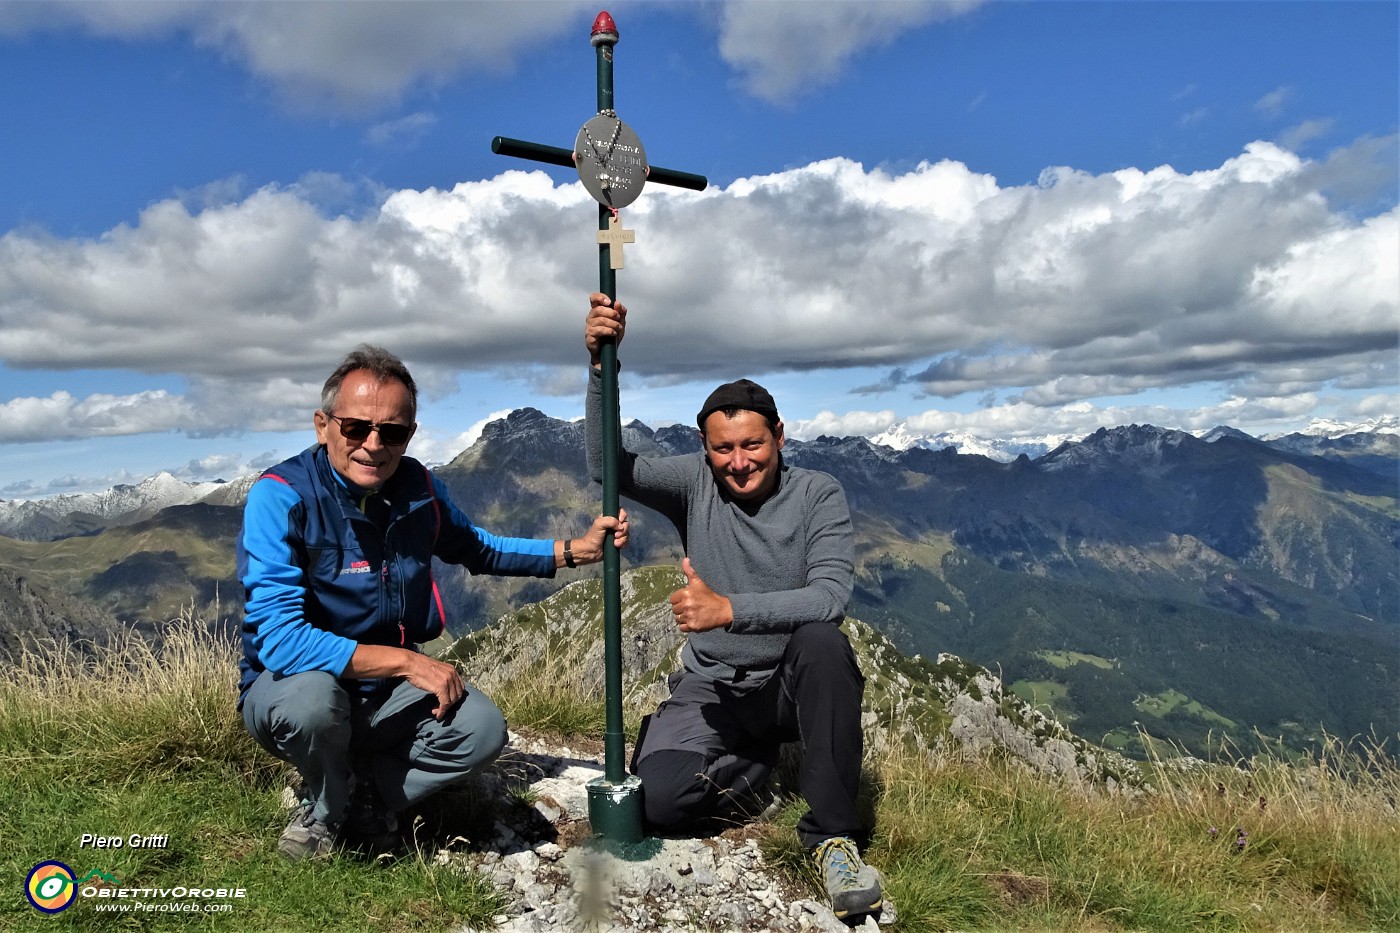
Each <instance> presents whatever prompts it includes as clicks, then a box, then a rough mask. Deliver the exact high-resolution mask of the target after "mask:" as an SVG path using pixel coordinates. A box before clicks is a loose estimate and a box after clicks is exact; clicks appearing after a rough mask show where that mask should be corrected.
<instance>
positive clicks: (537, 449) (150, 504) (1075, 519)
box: [0, 409, 1400, 753]
mask: <svg viewBox="0 0 1400 933" xmlns="http://www.w3.org/2000/svg"><path fill="white" fill-rule="evenodd" d="M582 431H583V428H582V425H581V424H577V423H570V422H564V421H560V420H557V419H553V418H549V417H547V416H545V415H543V414H542V413H540V412H538V411H534V410H533V409H522V410H518V411H515V412H513V413H511V414H510V415H509V416H508V417H506V418H503V419H500V420H498V421H495V422H492V423H491V424H489V425H488V426H487V427H486V428H485V430H484V431H483V433H482V436H481V438H480V439H479V440H478V441H477V442H476V443H475V444H473V446H472V447H471V448H469V449H468V450H466V451H464V452H463V453H462V454H461V455H460V456H458V457H457V458H456V459H454V460H453V461H452V462H451V463H449V464H444V465H441V466H439V467H437V468H436V469H437V473H438V475H439V476H441V477H442V478H443V480H444V481H445V482H446V483H447V485H448V487H449V488H450V489H451V491H452V494H453V497H454V499H455V500H456V501H457V502H458V504H459V505H460V506H461V507H462V508H463V510H464V511H465V512H466V513H467V514H468V515H470V516H472V518H473V520H475V521H476V522H478V523H479V524H481V525H483V526H484V527H486V528H489V529H491V530H492V531H495V532H498V533H503V534H519V535H526V536H540V537H562V536H565V535H572V534H576V533H578V532H579V531H581V530H582V529H583V528H584V527H586V525H587V522H588V521H589V520H590V518H591V516H592V514H593V513H594V511H595V510H596V509H597V502H598V499H599V491H598V489H597V487H596V485H593V484H591V483H590V482H589V481H588V480H587V477H586V474H585V472H584V468H583V453H582V450H583V437H582ZM624 441H625V443H626V444H627V445H628V447H629V448H630V449H633V450H637V451H638V452H641V453H651V454H674V453H686V452H692V451H696V450H698V449H699V438H698V435H697V434H696V432H695V430H694V429H693V428H690V427H686V426H682V425H672V426H669V427H664V428H660V429H658V430H652V429H651V428H648V427H646V426H645V425H642V424H640V423H637V422H634V423H632V424H630V425H628V426H627V427H626V428H625V429H624ZM784 456H785V458H786V460H787V461H788V462H790V463H792V464H794V465H798V466H805V467H811V468H814V469H820V470H824V471H826V472H829V473H831V474H833V475H834V476H836V477H837V478H838V479H839V480H840V481H841V482H842V484H843V486H844V487H845V490H846V494H847V498H848V500H849V502H850V505H851V510H852V515H853V519H854V522H855V527H856V532H857V565H858V566H857V586H856V591H855V595H854V597H853V600H852V605H851V610H850V611H851V615H852V616H853V617H856V618H859V619H861V620H863V621H864V622H867V623H869V624H870V625H872V626H874V627H875V628H876V629H878V630H879V631H881V632H882V633H883V634H884V636H885V637H887V638H889V639H890V640H891V641H892V642H893V643H894V644H895V645H896V646H898V648H899V649H900V650H902V651H904V652H906V653H907V654H909V655H915V654H921V655H923V656H926V657H936V656H937V655H938V654H939V653H941V652H950V653H953V654H957V655H959V656H961V657H963V658H965V659H967V660H968V661H971V662H973V663H976V664H980V665H983V666H985V667H988V668H992V669H994V670H999V671H1000V673H1001V675H1002V678H1003V680H1004V681H1005V682H1006V683H1007V684H1008V685H1009V687H1010V688H1011V689H1012V690H1014V691H1016V693H1017V694H1018V695H1020V696H1021V697H1023V698H1024V699H1026V700H1027V701H1029V702H1031V703H1033V704H1038V705H1040V706H1042V707H1045V708H1046V709H1048V710H1050V711H1052V712H1053V713H1054V714H1055V715H1056V716H1057V717H1058V718H1059V719H1060V720H1061V721H1064V722H1066V723H1067V724H1069V725H1071V726H1072V727H1073V728H1074V729H1075V731H1076V732H1077V733H1079V734H1080V735H1084V736H1086V737H1088V738H1090V739H1093V740H1095V741H1100V740H1101V741H1102V742H1104V743H1105V744H1107V745H1109V746H1112V747H1116V748H1119V749H1122V750H1124V751H1126V752H1128V753H1139V752H1140V751H1141V748H1140V745H1139V742H1140V739H1141V735H1142V734H1144V733H1145V734H1150V735H1153V736H1157V737H1160V738H1165V739H1170V740H1172V741H1175V742H1177V743H1179V744H1180V745H1181V746H1182V747H1184V748H1186V749H1189V750H1201V749H1203V748H1204V747H1205V746H1206V745H1208V744H1209V743H1211V742H1214V741H1217V740H1219V737H1220V736H1222V735H1228V736H1230V737H1231V738H1232V739H1234V740H1236V741H1250V740H1252V737H1253V736H1254V735H1255V734H1256V732H1257V733H1259V734H1262V735H1264V736H1268V737H1271V738H1274V739H1276V740H1278V741H1281V742H1282V743H1283V744H1284V745H1286V746H1288V747H1292V748H1303V747H1305V746H1306V745H1307V744H1308V743H1309V742H1312V741H1315V740H1316V739H1317V738H1319V736H1320V735H1321V734H1322V733H1323V732H1324V731H1325V732H1327V733H1330V734H1333V735H1343V736H1350V735H1353V734H1357V733H1363V734H1365V733H1369V732H1372V731H1374V732H1375V733H1376V734H1378V735H1380V736H1382V737H1384V736H1394V735H1395V734H1396V732H1397V730H1400V711H1398V710H1397V708H1396V707H1397V704H1396V702H1395V699H1396V697H1397V696H1400V611H1397V607H1398V606H1400V561H1397V550H1400V535H1398V534H1397V517H1400V509H1398V508H1397V467H1400V435H1398V434H1395V433H1391V432H1389V431H1384V430H1382V431H1372V432H1364V433H1352V434H1343V435H1341V436H1336V437H1332V436H1327V435H1326V434H1325V433H1318V434H1309V435H1289V436H1285V437H1276V438H1269V439H1257V438H1253V437H1250V436H1249V435H1246V434H1243V433H1242V432H1239V431H1236V430H1234V429H1230V428H1217V429H1215V430H1214V431H1211V432H1209V433H1207V434H1205V435H1203V436H1202V437H1195V436H1193V435H1190V434H1186V433H1184V432H1180V431H1172V430H1167V429H1162V428H1157V427H1153V426H1150V425H1130V426H1125V427H1119V428H1112V429H1102V430H1100V431H1097V432H1095V433H1094V434H1092V435H1090V436H1088V437H1085V438H1083V439H1081V440H1078V441H1073V442H1064V443H1060V444H1058V445H1057V446H1055V447H1054V448H1053V449H1051V450H1049V451H1047V452H1045V453H1043V454H1041V455H1039V456H1036V457H1031V456H1030V455H1029V454H1028V453H1025V452H1022V453H1021V454H1019V455H1018V456H1016V457H1014V458H1011V459H994V458H992V457H989V456H982V455H977V454H967V453H958V452H957V450H956V449H953V448H950V447H943V448H937V449H935V448H933V447H930V446H926V445H923V444H918V443H912V444H908V445H906V446H904V447H903V448H902V449H896V448H894V447H891V446H885V445H877V444H873V443H871V441H870V440H867V439H866V438H861V437H845V438H834V437H820V438H817V439H815V440H811V441H805V442H804V441H796V440H789V442H788V445H787V447H786V448H785V450H784ZM247 485H248V480H246V479H245V480H242V481H235V482H232V483H224V484H204V486H200V487H195V486H188V485H186V484H181V483H180V482H179V481H178V480H174V479H173V478H171V477H158V478H155V479H153V480H150V481H147V483H143V484H141V485H140V486H127V487H118V488H117V489H115V490H112V491H111V492H110V493H109V494H102V495H100V496H97V497H90V498H89V497H81V496H74V497H60V499H61V500H62V501H59V500H40V501H38V502H30V503H0V534H3V535H4V537H0V650H4V649H9V650H13V649H14V648H15V647H16V646H17V645H18V644H20V643H22V642H23V641H24V640H25V639H26V638H33V637H46V636H49V635H55V634H58V635H68V636H75V637H86V638H102V637H108V635H109V633H110V632H111V631H112V630H113V628H114V627H115V626H116V625H117V620H121V621H124V622H127V623H129V624H135V625H137V627H138V628H139V629H141V630H142V631H143V632H147V633H150V634H153V635H158V630H159V627H160V624H161V622H162V621H163V620H165V619H168V618H171V617H173V616H174V615H177V614H179V613H180V612H182V611H192V612H195V613H197V614H198V615H199V616H200V617H201V618H205V619H207V620H209V621H210V622H211V624H216V625H229V626H231V625H232V624H233V620H235V619H236V618H237V616H238V611H239V608H240V602H241V591H240V590H239V588H238V587H237V584H236V581H234V580H233V540H234V537H235V535H236V534H237V529H238V526H239V521H240V515H239V508H238V507H239V505H240V504H241V501H242V498H243V496H244V495H245V494H246V489H247ZM629 511H631V512H632V514H633V515H634V522H633V524H634V530H633V540H632V545H631V546H630V547H629V549H628V551H627V552H626V553H625V555H624V565H625V566H629V567H639V566H645V565H654V564H670V565H672V566H674V565H677V564H679V561H680V558H681V556H682V555H681V552H680V542H679V540H678V538H677V536H676V534H675V532H674V530H673V529H672V528H671V526H670V523H669V522H667V521H666V520H665V519H663V518H661V517H660V516H658V515H655V514H654V513H650V512H648V511H647V510H645V509H643V508H641V507H640V506H633V507H631V508H630V509H629ZM579 575H580V572H572V573H570V574H568V575H567V576H566V575H565V574H561V577H560V579H559V580H514V579H512V580H499V579H492V578H472V577H470V576H469V575H468V574H467V573H466V572H465V571H463V570H461V569H460V568H452V567H440V568H439V573H438V579H439V583H440V586H441V588H442V591H443V596H444V601H445V603H446V605H447V607H448V617H449V624H450V626H451V627H452V630H453V633H454V634H455V635H458V636H460V635H462V634H465V633H466V632H469V631H473V630H475V629H478V628H481V627H482V626H483V625H485V624H486V623H488V622H491V621H494V620H495V619H497V618H500V617H501V616H503V615H505V614H507V613H508V612H510V611H511V610H513V609H514V608H517V607H519V606H520V605H522V604H524V603H527V602H535V601H537V600H540V599H543V598H546V597H547V596H549V595H550V594H551V593H553V592H555V591H557V590H558V589H559V587H560V586H561V585H562V584H563V583H564V582H567V581H568V580H573V579H578V576H579ZM582 575H583V576H588V575H589V574H588V572H587V571H584V572H582Z"/></svg>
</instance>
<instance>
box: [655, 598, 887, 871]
mask: <svg viewBox="0 0 1400 933" xmlns="http://www.w3.org/2000/svg"><path fill="white" fill-rule="evenodd" d="M669 684H670V687H671V697H670V699H668V700H666V701H665V702H664V703H662V704H661V705H660V706H659V707H658V708H657V710H656V712H655V713H653V714H652V715H650V716H648V717H647V719H646V721H645V722H643V724H642V734H641V735H640V736H638V740H637V749H636V752H635V754H634V755H633V759H632V770H633V772H634V773H635V774H636V775H637V776H638V777H640V778H641V780H642V801H643V807H644V810H645V813H646V819H647V822H648V823H649V824H650V825H651V826H652V827H653V828H654V829H657V830H660V831H674V830H681V829H686V828H689V827H692V826H694V825H695V824H697V823H702V822H704V821H707V820H715V819H719V820H725V819H734V818H741V817H743V816H746V815H750V814H751V813H752V812H753V809H754V805H755V804H756V803H757V802H759V801H760V800H761V794H762V792H763V790H764V789H765V787H766V786H767V783H768V779H769V776H770V775H771V774H772V770H773V767H774V765H776V764H777V761H778V752H779V748H780V745H781V743H783V742H791V741H801V743H802V747H803V757H802V768H801V771H800V772H799V775H798V791H799V792H800V793H801V794H802V796H803V798H804V799H805V800H806V801H807V806H808V808H809V809H808V811H807V813H806V814H805V815H804V816H803V817H802V819H801V821H800V822H799V823H798V824H797V832H798V836H799V838H800V839H801V840H802V844H803V845H804V846H806V847H807V848H809V849H810V848H813V847H815V846H816V845H817V844H818V843H820V842H821V841H822V840H824V839H828V838H830V837H832V836H851V837H854V838H857V839H860V838H862V837H863V834H864V829H863V827H862V826H861V820H860V816H859V814H858V812H857V808H856V792H857V790H858V788H859V784H860V764H861V755H862V741H863V737H862V735H861V728H860V715H861V698H862V696H863V695H864V692H865V678H864V677H863V676H862V675H861V673H860V669H859V667H857V666H856V658H855V652H853V651H852V650H851V643H850V641H849V640H848V639H847V638H846V635H845V633H844V632H842V631H841V629H840V627H839V626H836V625H831V624H829V623H824V622H812V623H808V624H806V625H802V626H799V627H798V628H797V630H796V631H794V632H793V634H792V638H791V639H790V640H789V642H788V646H787V650H786V652H784V654H783V659H782V662H781V664H780V665H779V667H778V669H777V671H776V672H775V673H774V674H773V675H772V676H771V677H769V678H768V679H767V680H765V681H764V682H762V683H761V684H758V685H756V686H755V685H752V684H747V683H745V682H744V681H743V680H740V681H738V682H736V683H726V682H722V681H716V680H712V679H710V678H708V677H703V676H701V675H699V674H694V673H691V672H688V671H680V672H678V673H675V674H672V675H671V677H670V679H669Z"/></svg>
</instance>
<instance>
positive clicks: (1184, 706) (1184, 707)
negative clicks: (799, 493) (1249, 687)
mask: <svg viewBox="0 0 1400 933" xmlns="http://www.w3.org/2000/svg"><path fill="white" fill-rule="evenodd" d="M1133 705H1134V706H1136V707H1137V708H1138V709H1140V710H1142V711H1143V712H1144V713H1151V714H1152V715H1153V716H1158V717H1161V716H1165V715H1167V714H1168V713H1170V712H1172V711H1173V710H1179V711H1181V712H1183V713H1185V714H1187V715H1189V716H1194V717H1196V718H1197V719H1204V720H1205V721H1206V722H1210V723H1214V724H1215V725H1217V726H1224V727H1225V728H1226V729H1235V728H1238V726H1237V724H1236V723H1233V722H1231V721H1230V720H1228V719H1226V718H1225V717H1224V716H1221V715H1220V714H1219V713H1217V712H1215V711H1214V710H1212V709H1209V708H1207V707H1205V706H1202V705H1201V704H1200V703H1198V702H1196V701H1195V700H1193V699H1191V698H1190V697H1189V696H1187V695H1186V694H1184V693H1182V692H1181V691H1179V690H1164V691H1163V692H1161V693H1157V694H1153V695H1152V696H1144V697H1139V698H1138V700H1137V701H1136V702H1135V703H1134V704H1133Z"/></svg>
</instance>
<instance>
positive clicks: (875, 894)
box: [812, 836, 884, 920]
mask: <svg viewBox="0 0 1400 933" xmlns="http://www.w3.org/2000/svg"><path fill="white" fill-rule="evenodd" d="M812 855H813V857H814V858H815V859H816V860H817V867H818V868H820V869H821V872H822V880H824V881H825V882H826V893H827V894H828V895H829V896H830V897H831V911H832V913H834V914H836V916H837V917H840V918H841V919H843V920H844V919H845V918H847V917H851V916H856V915H859V914H877V913H879V912H880V907H881V905H882V904H884V897H883V895H882V893H881V890H880V875H879V873H878V872H876V871H875V869H873V868H871V867H870V866H869V865H867V864H865V863H864V862H862V861H861V860H860V852H859V851H858V850H857V849H856V844H855V842H854V841H853V840H852V839H849V838H847V837H846V836H833V837H832V838H830V839H827V840H826V841H824V842H822V843H821V845H819V846H817V848H816V849H815V850H814V851H813V852H812Z"/></svg>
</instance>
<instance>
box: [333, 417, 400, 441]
mask: <svg viewBox="0 0 1400 933" xmlns="http://www.w3.org/2000/svg"><path fill="white" fill-rule="evenodd" d="M326 417H327V418H329V419H331V420H332V421H334V422H335V423H336V424H338V425H340V436H341V437H343V438H345V439H346V440H349V441H362V440H364V439H365V438H367V437H369V432H371V431H378V432H379V441H380V443H382V444H383V445H384V446H385V447H401V446H403V445H404V444H407V443H408V439H409V438H410V437H412V436H413V425H411V424H393V423H390V424H375V423H374V422H373V421H366V420H364V419H363V418H345V417H342V416H341V415H326Z"/></svg>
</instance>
